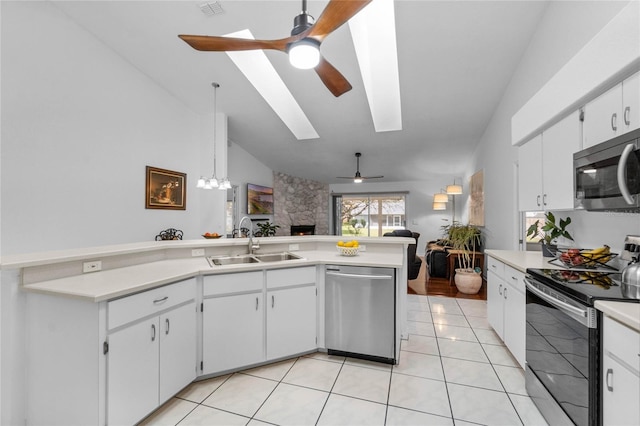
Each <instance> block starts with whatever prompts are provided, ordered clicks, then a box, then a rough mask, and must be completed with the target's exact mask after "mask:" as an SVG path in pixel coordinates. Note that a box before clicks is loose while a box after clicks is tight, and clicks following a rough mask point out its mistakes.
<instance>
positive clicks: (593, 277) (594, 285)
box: [527, 268, 640, 306]
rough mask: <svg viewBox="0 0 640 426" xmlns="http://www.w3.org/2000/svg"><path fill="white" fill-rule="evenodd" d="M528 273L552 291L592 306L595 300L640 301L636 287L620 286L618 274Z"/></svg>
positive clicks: (538, 271)
mask: <svg viewBox="0 0 640 426" xmlns="http://www.w3.org/2000/svg"><path fill="white" fill-rule="evenodd" d="M527 273H528V274H529V275H531V276H532V277H533V278H535V279H536V280H537V281H540V282H542V283H544V284H546V285H548V286H549V287H551V288H553V289H554V290H556V291H558V292H560V293H562V294H565V295H567V296H569V297H572V298H574V299H576V300H577V301H579V302H582V303H586V304H588V305H589V306H593V303H594V302H595V301H596V300H615V301H619V302H636V303H638V302H640V300H639V299H638V297H640V295H639V294H638V293H637V291H636V289H635V288H630V287H629V286H627V285H625V284H622V281H621V279H622V274H621V273H620V272H602V271H575V270H568V269H534V268H529V269H527Z"/></svg>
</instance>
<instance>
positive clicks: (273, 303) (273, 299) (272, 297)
mask: <svg viewBox="0 0 640 426" xmlns="http://www.w3.org/2000/svg"><path fill="white" fill-rule="evenodd" d="M275 304H276V297H275V296H274V295H273V294H272V295H271V307H272V308H273V306H274V305H275Z"/></svg>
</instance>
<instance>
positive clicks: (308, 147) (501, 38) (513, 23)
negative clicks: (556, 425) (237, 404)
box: [54, 0, 547, 183]
mask: <svg viewBox="0 0 640 426" xmlns="http://www.w3.org/2000/svg"><path fill="white" fill-rule="evenodd" d="M374 1H376V0H374ZM203 2H204V0H201V1H191V0H189V1H54V3H55V4H56V5H57V6H58V7H60V9H61V10H63V11H64V12H65V13H66V14H67V15H68V16H69V17H71V18H72V19H73V20H74V21H76V22H77V23H78V24H79V25H81V26H82V27H84V28H85V29H86V30H88V31H89V32H90V33H92V34H94V35H95V36H96V37H97V38H98V39H100V40H101V41H102V42H104V43H105V44H106V45H108V46H109V47H110V48H112V49H113V50H114V51H116V52H117V53H118V54H119V55H121V56H122V57H123V58H124V59H126V60H127V61H129V62H130V63H131V64H132V65H133V66H135V67H136V68H137V69H139V70H140V71H141V72H143V73H144V74H146V75H147V76H148V77H149V78H151V79H152V80H154V81H155V82H156V83H157V84H159V85H160V86H162V87H163V88H165V89H166V90H167V91H169V92H170V93H171V94H173V95H174V96H175V97H176V98H178V99H179V100H181V101H182V102H183V103H184V104H185V105H187V106H188V107H189V108H191V109H192V110H194V111H195V112H197V113H199V114H210V113H211V112H212V111H213V101H212V99H213V98H212V89H211V82H213V81H215V82H218V83H219V84H220V88H219V89H218V92H217V99H218V100H217V104H218V111H219V112H225V113H226V114H227V115H228V117H229V131H228V134H229V138H230V139H231V140H232V141H233V142H234V143H236V144H237V145H239V146H241V147H242V148H244V149H245V150H247V151H248V152H249V153H251V154H252V155H254V156H255V157H256V158H258V159H259V160H260V161H262V162H263V163H264V164H265V165H267V166H268V167H269V168H271V169H273V170H275V171H278V172H284V173H287V174H291V175H294V176H299V177H304V178H307V179H313V180H317V181H322V182H327V183H338V182H345V181H343V180H339V179H336V178H335V177H336V176H350V175H353V173H355V157H354V153H355V152H362V153H363V155H362V159H361V164H360V171H361V172H362V174H363V175H384V176H385V178H384V179H383V181H404V180H419V179H421V177H422V176H425V175H433V174H446V175H451V174H456V173H458V174H461V173H462V172H463V171H464V170H465V167H466V166H467V165H468V161H469V159H470V157H471V155H472V154H473V151H474V149H475V147H476V145H477V142H478V141H479V139H480V138H481V136H482V134H483V132H484V130H485V127H486V126H487V124H488V122H489V120H490V118H491V116H492V115H493V113H494V111H495V108H496V107H497V105H498V103H499V101H500V99H501V96H502V94H503V92H504V91H505V89H506V87H507V85H508V84H509V81H510V78H511V76H512V74H513V72H514V70H515V69H516V67H517V65H518V62H519V60H520V57H521V55H522V54H523V53H524V51H525V49H526V48H527V45H528V43H529V41H530V39H531V37H532V35H533V33H534V32H535V30H536V27H537V24H538V22H539V20H540V18H541V16H542V14H543V13H544V11H545V8H546V5H547V3H546V2H542V1H535V0H534V1H477V0H476V1H448V0H445V1H421V0H396V1H395V22H396V37H397V50H398V67H399V76H400V95H401V105H402V130H399V131H392V132H379V133H377V132H376V131H375V129H374V126H373V122H372V118H371V113H370V110H369V105H368V101H367V97H366V94H365V91H364V87H363V82H362V78H361V76H360V71H359V67H358V62H357V60H356V52H355V50H354V46H353V42H352V40H351V36H350V32H349V31H350V30H349V26H348V25H343V26H342V27H340V28H339V29H338V30H336V31H335V32H334V33H333V34H331V35H330V36H329V37H327V38H326V39H325V41H324V42H323V44H322V49H321V50H322V53H323V55H324V56H325V57H326V58H327V60H329V61H330V62H331V63H332V64H333V65H334V66H335V67H336V68H337V69H338V70H340V72H341V73H342V74H343V75H344V76H345V77H346V78H347V79H348V80H349V81H350V83H351V84H352V85H353V89H352V90H351V91H350V92H348V93H346V94H344V95H342V96H341V97H338V98H336V97H334V96H333V95H332V94H331V93H330V92H329V91H328V90H327V89H326V88H325V87H324V85H323V84H322V82H321V81H320V79H319V78H318V76H317V75H316V73H315V72H314V71H313V70H299V69H296V68H293V67H292V66H291V65H290V64H289V62H288V58H287V55H286V54H283V53H281V52H277V51H265V53H266V55H267V58H268V59H269V61H270V62H271V63H272V64H273V66H274V68H275V69H276V71H277V72H278V74H279V75H280V76H281V78H282V80H283V81H284V83H285V84H286V86H287V87H288V88H289V90H290V92H291V94H292V95H293V97H294V98H295V99H296V100H297V102H298V104H299V105H300V106H301V107H302V109H303V111H304V112H305V114H306V115H307V117H308V118H309V120H310V121H311V123H312V125H313V126H314V128H315V129H316V131H317V133H318V134H319V136H320V137H319V138H317V139H309V140H298V139H296V138H295V136H294V135H293V134H292V133H291V131H290V130H289V129H288V128H287V127H286V126H285V125H284V123H283V122H282V121H281V120H280V119H279V118H278V116H277V115H276V114H275V113H274V112H273V110H272V109H271V108H270V107H269V105H268V104H267V103H266V102H265V100H264V99H263V98H262V97H261V96H260V94H259V93H258V92H257V91H256V90H255V88H254V87H253V86H252V85H251V83H250V82H249V81H248V80H247V78H246V77H245V76H244V75H243V74H242V73H241V72H240V71H239V70H238V68H237V67H236V66H235V65H234V63H233V62H232V61H231V59H230V58H229V57H228V56H227V55H226V54H225V53H218V52H199V51H196V50H194V49H192V48H191V47H189V46H188V45H187V44H185V43H184V42H183V41H182V40H180V39H179V38H178V37H177V35H178V34H197V35H224V34H228V33H231V32H235V31H240V30H243V29H249V30H251V32H252V34H253V35H254V36H255V37H256V38H260V39H276V38H283V37H287V36H288V35H289V33H290V31H291V28H292V26H293V18H294V17H295V16H296V15H297V14H298V13H299V12H300V10H301V5H300V3H299V2H298V1H294V0H284V1H272V0H259V1H249V0H219V1H218V4H219V6H221V8H222V10H223V13H221V14H216V15H213V16H206V15H205V14H203V12H202V11H201V9H200V4H202V3H203ZM326 4H327V1H313V0H310V1H309V5H308V10H309V13H310V14H311V15H312V16H315V17H316V18H317V17H319V16H320V14H321V12H322V10H323V9H324V7H325V6H326Z"/></svg>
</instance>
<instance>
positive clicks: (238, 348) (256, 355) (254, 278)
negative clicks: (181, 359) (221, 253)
mask: <svg viewBox="0 0 640 426" xmlns="http://www.w3.org/2000/svg"><path fill="white" fill-rule="evenodd" d="M263 287H264V286H263V272H262V271H259V272H243V273H237V274H225V275H210V276H206V277H204V286H203V294H204V301H203V312H202V351H203V353H202V364H203V365H202V373H203V374H212V373H217V372H222V371H227V370H232V369H236V368H240V367H243V366H247V365H251V364H256V363H259V362H262V361H264V360H265V352H264V339H265V338H264V321H265V320H264V288H263Z"/></svg>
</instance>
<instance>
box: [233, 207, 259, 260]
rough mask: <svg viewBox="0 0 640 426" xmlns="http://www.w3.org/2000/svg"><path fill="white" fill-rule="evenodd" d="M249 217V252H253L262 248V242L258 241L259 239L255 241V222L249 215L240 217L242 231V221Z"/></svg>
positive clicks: (239, 226)
mask: <svg viewBox="0 0 640 426" xmlns="http://www.w3.org/2000/svg"><path fill="white" fill-rule="evenodd" d="M245 219H247V220H248V221H249V224H250V226H249V228H248V229H249V235H248V237H249V244H248V245H249V254H253V252H254V251H256V250H258V249H259V248H260V243H259V242H258V240H256V242H255V243H254V242H253V222H252V221H251V218H250V217H249V216H245V217H243V218H242V219H240V223H239V224H238V228H239V229H240V232H242V222H244V220H245Z"/></svg>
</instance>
